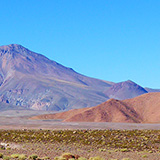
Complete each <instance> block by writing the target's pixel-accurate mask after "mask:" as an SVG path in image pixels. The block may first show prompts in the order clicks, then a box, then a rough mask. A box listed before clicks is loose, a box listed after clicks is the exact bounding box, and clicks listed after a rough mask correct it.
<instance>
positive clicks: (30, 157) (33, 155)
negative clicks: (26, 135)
mask: <svg viewBox="0 0 160 160" xmlns="http://www.w3.org/2000/svg"><path fill="white" fill-rule="evenodd" d="M36 158H38V156H37V155H36V154H32V155H30V156H29V159H33V160H35V159H36Z"/></svg>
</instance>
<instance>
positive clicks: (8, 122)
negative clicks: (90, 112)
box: [0, 110, 160, 130]
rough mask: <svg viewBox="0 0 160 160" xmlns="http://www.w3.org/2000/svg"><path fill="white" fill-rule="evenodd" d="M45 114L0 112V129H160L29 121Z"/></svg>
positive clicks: (140, 126)
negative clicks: (32, 117)
mask: <svg viewBox="0 0 160 160" xmlns="http://www.w3.org/2000/svg"><path fill="white" fill-rule="evenodd" d="M46 113H47V112H39V111H25V110H22V111H3V112H0V129H22V128H23V129H25V128H26V129H127V130H133V129H156V130H159V129H160V124H138V123H111V122H100V123H97V122H61V121H60V120H30V119H29V117H31V116H34V115H38V114H46ZM49 113H50V112H49Z"/></svg>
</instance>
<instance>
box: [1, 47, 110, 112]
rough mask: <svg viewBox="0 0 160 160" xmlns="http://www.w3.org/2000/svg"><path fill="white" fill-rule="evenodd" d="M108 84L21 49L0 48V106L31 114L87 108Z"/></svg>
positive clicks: (98, 99)
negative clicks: (18, 108) (38, 111)
mask: <svg viewBox="0 0 160 160" xmlns="http://www.w3.org/2000/svg"><path fill="white" fill-rule="evenodd" d="M110 86H111V85H110V83H109V82H108V83H107V82H105V81H102V80H98V79H94V78H89V77H86V76H83V75H81V74H79V73H77V72H75V71H74V70H73V69H71V68H67V67H64V66H62V65H60V64H59V63H56V62H55V61H52V60H49V59H48V58H46V57H45V56H43V55H41V54H37V53H34V52H32V51H30V50H28V49H26V48H24V47H23V46H21V45H16V44H12V45H8V46H1V47H0V102H3V103H7V104H12V105H14V106H23V108H24V109H34V110H65V109H72V108H80V107H89V106H93V105H96V104H99V103H101V102H103V101H105V100H106V99H108V98H109V97H108V96H107V95H105V94H103V90H104V89H106V88H108V87H110Z"/></svg>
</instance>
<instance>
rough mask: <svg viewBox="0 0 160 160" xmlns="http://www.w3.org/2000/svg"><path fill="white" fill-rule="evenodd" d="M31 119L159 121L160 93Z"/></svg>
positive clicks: (110, 101) (109, 101)
mask: <svg viewBox="0 0 160 160" xmlns="http://www.w3.org/2000/svg"><path fill="white" fill-rule="evenodd" d="M31 119H62V120H63V121H64V122H130V123H160V93H147V94H143V95H141V96H138V97H135V98H132V99H127V100H123V101H121V100H115V99H110V100H108V101H106V102H104V103H102V104H100V105H98V106H95V107H90V108H82V109H74V110H70V111H67V112H62V113H56V114H49V115H40V116H36V117H32V118H31Z"/></svg>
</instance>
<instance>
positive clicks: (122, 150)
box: [120, 148, 128, 152]
mask: <svg viewBox="0 0 160 160" xmlns="http://www.w3.org/2000/svg"><path fill="white" fill-rule="evenodd" d="M120 151H121V152H128V149H127V148H122V149H121V150H120Z"/></svg>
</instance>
